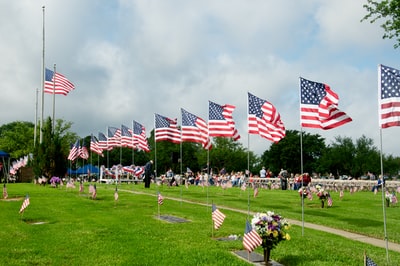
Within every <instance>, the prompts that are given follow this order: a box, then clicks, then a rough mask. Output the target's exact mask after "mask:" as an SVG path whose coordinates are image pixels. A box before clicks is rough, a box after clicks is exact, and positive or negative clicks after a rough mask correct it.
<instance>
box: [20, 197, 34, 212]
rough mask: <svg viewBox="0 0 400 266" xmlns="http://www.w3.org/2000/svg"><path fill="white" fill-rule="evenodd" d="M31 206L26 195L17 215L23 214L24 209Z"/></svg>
mask: <svg viewBox="0 0 400 266" xmlns="http://www.w3.org/2000/svg"><path fill="white" fill-rule="evenodd" d="M29 204H31V202H30V200H29V195H26V197H25V200H24V201H23V202H22V206H21V209H19V213H23V212H24V211H25V209H26V208H27V207H28V206H29Z"/></svg>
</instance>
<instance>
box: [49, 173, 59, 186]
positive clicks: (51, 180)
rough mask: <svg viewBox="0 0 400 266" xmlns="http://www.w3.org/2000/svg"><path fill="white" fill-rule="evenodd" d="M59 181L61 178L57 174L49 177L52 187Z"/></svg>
mask: <svg viewBox="0 0 400 266" xmlns="http://www.w3.org/2000/svg"><path fill="white" fill-rule="evenodd" d="M60 182H61V179H60V178H59V177H58V176H53V177H52V178H50V184H51V186H52V187H57V186H58V185H59V184H60Z"/></svg>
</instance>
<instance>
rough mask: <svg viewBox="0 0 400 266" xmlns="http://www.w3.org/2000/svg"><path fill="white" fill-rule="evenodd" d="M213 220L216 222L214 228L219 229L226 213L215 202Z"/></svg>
mask: <svg viewBox="0 0 400 266" xmlns="http://www.w3.org/2000/svg"><path fill="white" fill-rule="evenodd" d="M212 220H213V222H214V228H215V229H218V228H220V227H221V225H222V223H223V222H224V220H225V214H223V213H222V212H220V211H219V210H218V209H217V207H216V206H215V204H213V205H212Z"/></svg>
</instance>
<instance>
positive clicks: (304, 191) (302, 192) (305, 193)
mask: <svg viewBox="0 0 400 266" xmlns="http://www.w3.org/2000/svg"><path fill="white" fill-rule="evenodd" d="M298 191H299V195H300V197H303V198H306V197H307V196H308V194H309V193H310V191H309V190H308V189H307V188H306V187H301V188H300V189H299V190H298Z"/></svg>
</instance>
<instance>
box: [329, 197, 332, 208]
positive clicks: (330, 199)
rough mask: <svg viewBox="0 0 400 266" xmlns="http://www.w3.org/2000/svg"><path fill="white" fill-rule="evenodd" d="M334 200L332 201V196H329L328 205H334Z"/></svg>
mask: <svg viewBox="0 0 400 266" xmlns="http://www.w3.org/2000/svg"><path fill="white" fill-rule="evenodd" d="M332 204H333V201H332V197H331V196H328V206H329V207H332Z"/></svg>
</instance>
